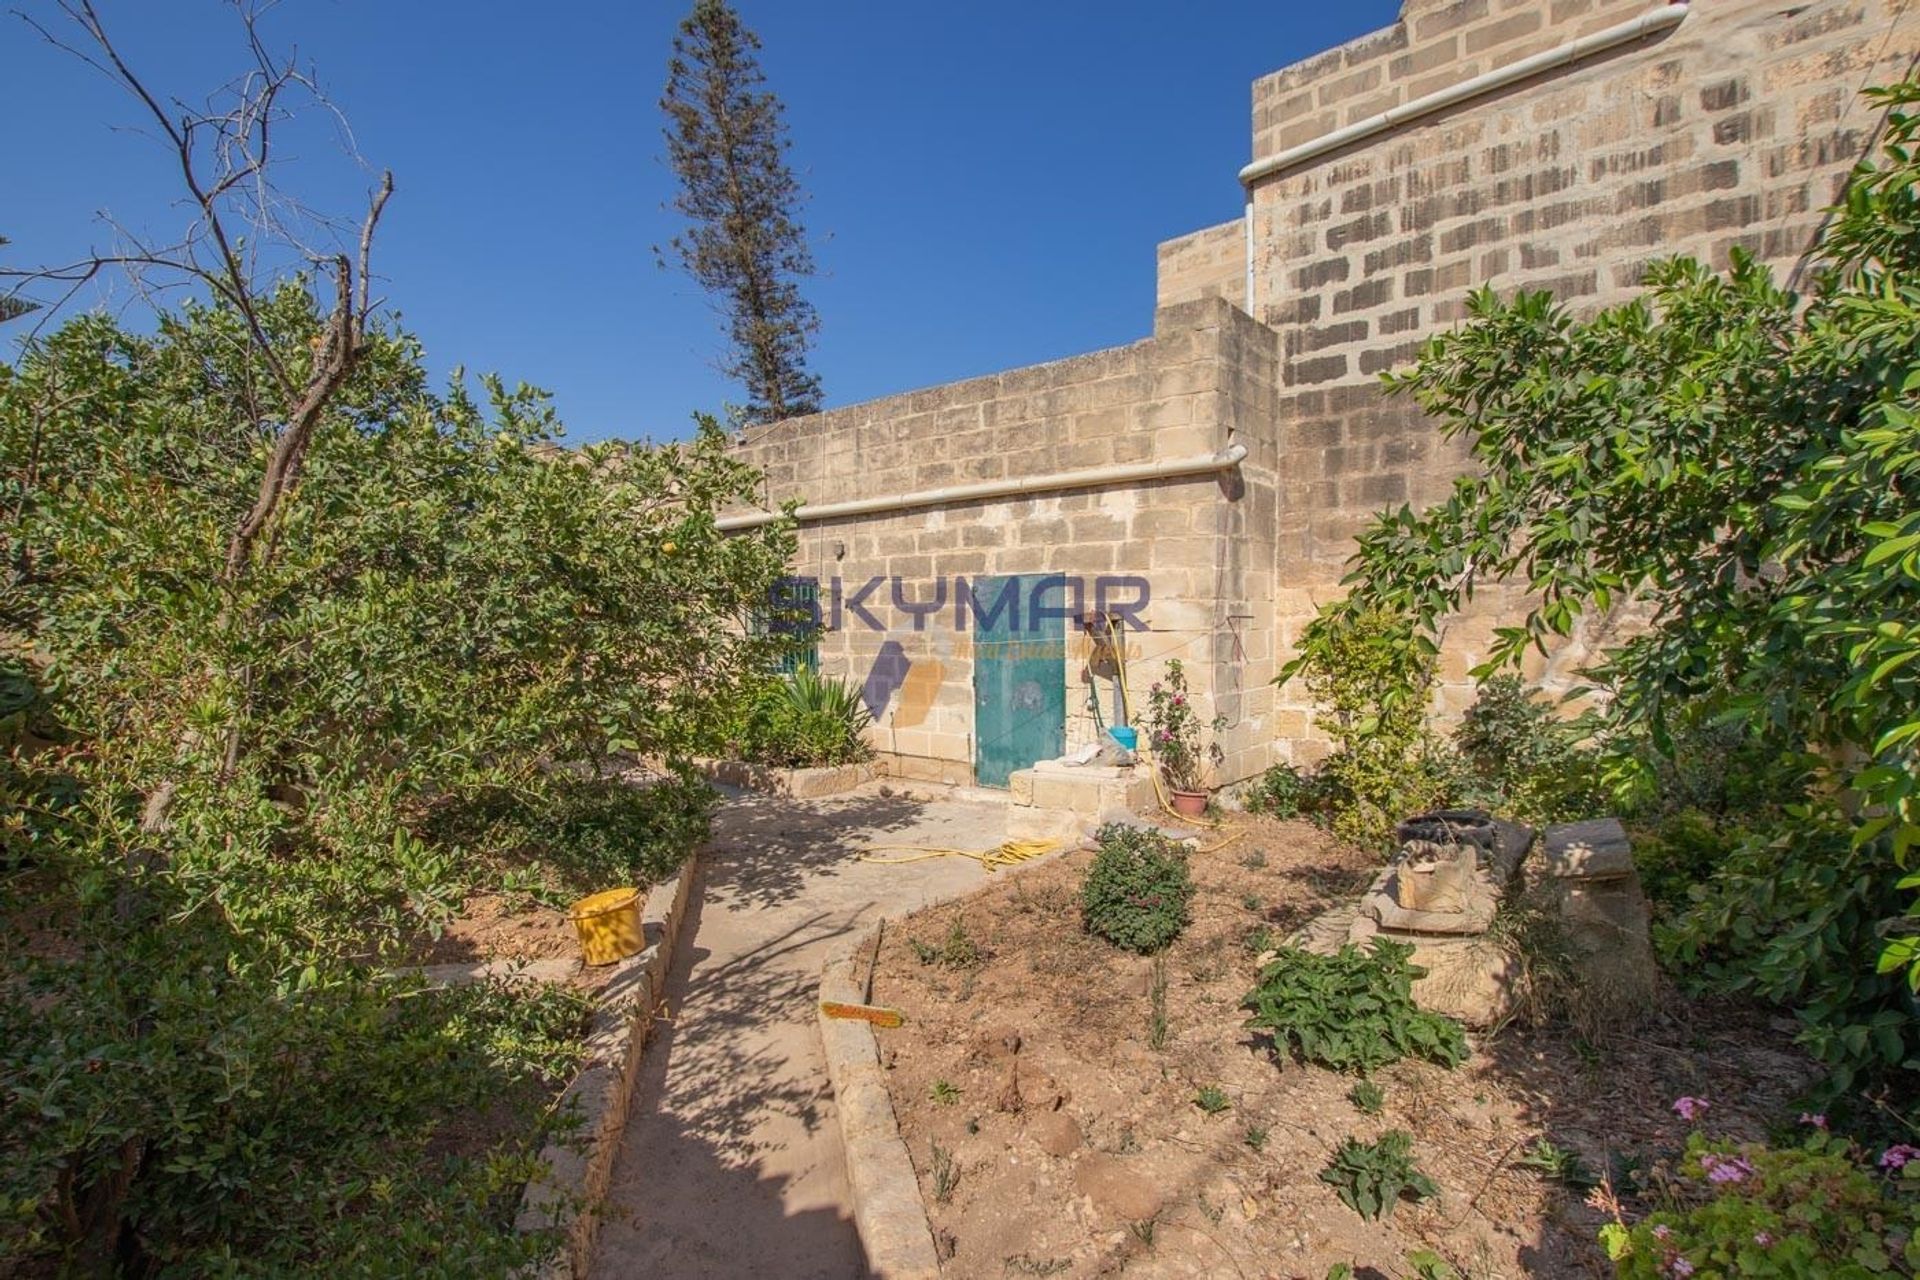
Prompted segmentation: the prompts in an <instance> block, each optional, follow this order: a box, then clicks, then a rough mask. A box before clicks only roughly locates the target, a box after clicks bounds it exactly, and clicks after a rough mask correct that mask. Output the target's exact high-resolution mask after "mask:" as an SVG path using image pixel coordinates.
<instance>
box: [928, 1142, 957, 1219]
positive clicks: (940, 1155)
mask: <svg viewBox="0 0 1920 1280" xmlns="http://www.w3.org/2000/svg"><path fill="white" fill-rule="evenodd" d="M959 1185H960V1165H959V1162H957V1161H956V1160H955V1159H954V1158H953V1152H951V1151H949V1150H947V1149H946V1148H945V1147H943V1146H941V1145H940V1143H939V1140H938V1139H936V1140H935V1141H934V1144H933V1198H934V1200H935V1202H936V1203H939V1204H945V1203H947V1201H949V1200H951V1199H953V1189H954V1188H955V1187H957V1186H959Z"/></svg>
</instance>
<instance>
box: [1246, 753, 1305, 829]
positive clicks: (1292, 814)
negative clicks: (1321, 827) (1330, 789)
mask: <svg viewBox="0 0 1920 1280" xmlns="http://www.w3.org/2000/svg"><path fill="white" fill-rule="evenodd" d="M1305 791H1306V780H1305V779H1304V778H1302V777H1301V775H1300V771H1299V770H1298V769H1296V768H1294V767H1293V766H1292V765H1290V764H1276V765H1272V766H1269V767H1268V769H1267V771H1266V772H1265V773H1263V774H1261V775H1260V776H1259V777H1258V778H1257V779H1255V780H1254V782H1253V785H1252V786H1250V787H1248V788H1247V790H1246V794H1245V795H1244V796H1242V797H1241V802H1242V803H1243V804H1245V805H1246V808H1247V812H1248V813H1264V814H1267V815H1269V816H1270V817H1275V818H1297V817H1299V816H1300V809H1301V800H1302V797H1303V795H1304V793H1305Z"/></svg>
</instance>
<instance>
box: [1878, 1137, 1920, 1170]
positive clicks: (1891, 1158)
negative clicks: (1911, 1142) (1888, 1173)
mask: <svg viewBox="0 0 1920 1280" xmlns="http://www.w3.org/2000/svg"><path fill="white" fill-rule="evenodd" d="M1916 1159H1920V1147H1910V1146H1908V1145H1907V1144H1906V1143H1904V1142H1896V1143H1894V1144H1893V1145H1892V1146H1890V1147H1888V1148H1887V1149H1886V1150H1885V1151H1882V1152H1881V1153H1880V1167H1881V1168H1882V1169H1904V1168H1905V1167H1906V1165H1907V1161H1909V1160H1916Z"/></svg>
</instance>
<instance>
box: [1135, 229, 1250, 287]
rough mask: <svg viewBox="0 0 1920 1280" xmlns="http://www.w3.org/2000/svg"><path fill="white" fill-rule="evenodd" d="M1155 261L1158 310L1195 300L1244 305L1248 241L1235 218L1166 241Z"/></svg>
mask: <svg viewBox="0 0 1920 1280" xmlns="http://www.w3.org/2000/svg"><path fill="white" fill-rule="evenodd" d="M1157 258H1158V262H1157V274H1156V276H1155V281H1156V284H1157V286H1158V287H1157V290H1156V298H1155V302H1156V305H1157V306H1162V307H1171V306H1175V305H1177V304H1179V303H1182V302H1192V301H1193V300H1194V299H1196V298H1225V299H1226V300H1227V301H1228V302H1231V303H1232V304H1233V305H1234V306H1236V307H1238V306H1241V305H1243V304H1244V303H1245V302H1246V295H1247V237H1246V228H1245V225H1244V224H1243V222H1242V221H1241V220H1240V219H1238V218H1235V219H1234V220H1233V221H1232V222H1223V223H1221V224H1220V225H1219V226H1217V227H1208V228H1207V229H1206V230H1204V231H1195V232H1193V233H1192V234H1191V235H1184V236H1181V237H1180V238H1179V239H1177V240H1168V241H1166V242H1164V243H1162V244H1161V245H1160V248H1159V253H1158V255H1157Z"/></svg>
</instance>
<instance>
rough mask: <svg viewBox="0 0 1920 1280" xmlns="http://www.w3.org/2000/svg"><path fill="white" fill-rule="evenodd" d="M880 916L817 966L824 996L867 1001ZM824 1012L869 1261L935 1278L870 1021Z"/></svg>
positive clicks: (888, 1271)
mask: <svg viewBox="0 0 1920 1280" xmlns="http://www.w3.org/2000/svg"><path fill="white" fill-rule="evenodd" d="M885 928H886V923H885V922H884V921H882V922H881V923H880V924H879V925H877V926H875V927H874V928H873V929H870V930H868V931H867V932H866V933H864V934H862V935H861V936H860V938H859V939H858V940H857V941H855V942H854V943H853V944H852V946H851V947H849V948H847V949H845V950H842V951H840V952H838V953H836V954H834V955H832V956H829V957H828V959H827V962H826V963H825V964H824V965H823V966H821V970H820V999H821V1000H834V1001H840V1002H842V1003H846V1004H865V1003H866V1002H867V999H868V991H869V989H870V987H871V985H872V980H873V966H874V964H875V963H876V962H877V958H878V955H879V950H880V937H881V933H882V931H883V930H884V929H885ZM818 1016H819V1019H820V1040H821V1043H822V1045H823V1046H824V1047H825V1049H826V1055H827V1075H828V1078H829V1079H831V1080H832V1082H833V1100H834V1109H835V1110H836V1111H837V1112H838V1113H839V1115H840V1141H841V1145H842V1147H844V1148H845V1151H846V1161H847V1185H848V1188H849V1190H850V1192H851V1195H852V1199H853V1222H854V1228H855V1230H856V1231H858V1232H859V1235H860V1246H861V1248H862V1249H863V1250H864V1251H865V1252H866V1255H867V1267H868V1269H869V1270H871V1271H872V1273H873V1274H874V1275H875V1276H877V1277H879V1278H880V1280H935V1278H936V1277H938V1276H939V1274H940V1258H939V1254H938V1253H937V1252H936V1251H935V1249H934V1245H933V1230H932V1228H931V1227H929V1226H928V1225H927V1210H926V1206H925V1205H924V1204H922V1203H921V1200H920V1180H919V1179H918V1178H917V1177H916V1176H915V1175H914V1172H913V1160H912V1157H910V1156H909V1155H908V1154H907V1144H906V1140H905V1139H903V1138H902V1137H901V1136H900V1124H899V1121H898V1120H897V1119H896V1118H895V1116H894V1114H893V1099H892V1098H891V1097H890V1096H889V1095H888V1093H887V1082H886V1077H885V1075H884V1073H883V1071H882V1069H881V1066H880V1050H879V1045H878V1044H877V1043H876V1042H875V1040H874V1035H873V1028H872V1027H871V1026H869V1025H868V1024H866V1023H865V1022H859V1021H854V1020H850V1019H844V1018H829V1017H827V1016H826V1015H825V1014H824V1013H821V1014H819V1015H818Z"/></svg>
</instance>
